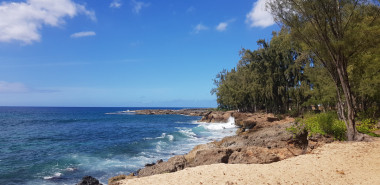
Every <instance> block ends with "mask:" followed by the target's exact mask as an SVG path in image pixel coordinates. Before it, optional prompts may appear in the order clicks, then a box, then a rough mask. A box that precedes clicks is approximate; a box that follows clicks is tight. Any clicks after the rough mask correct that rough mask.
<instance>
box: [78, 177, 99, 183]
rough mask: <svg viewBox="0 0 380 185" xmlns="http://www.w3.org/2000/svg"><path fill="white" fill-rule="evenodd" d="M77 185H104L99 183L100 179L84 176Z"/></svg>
mask: <svg viewBox="0 0 380 185" xmlns="http://www.w3.org/2000/svg"><path fill="white" fill-rule="evenodd" d="M77 185H103V184H101V183H99V181H98V179H95V178H94V177H91V176H84V177H83V178H82V180H81V181H80V182H79V183H78V184H77Z"/></svg>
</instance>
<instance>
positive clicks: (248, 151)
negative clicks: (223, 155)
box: [228, 146, 280, 164]
mask: <svg viewBox="0 0 380 185" xmlns="http://www.w3.org/2000/svg"><path fill="white" fill-rule="evenodd" d="M279 160H280V157H279V156H277V155H276V154H275V153H272V151H271V150H270V149H267V148H262V147H255V146H252V147H246V148H238V149H235V150H234V152H233V153H232V154H231V155H230V157H229V160H228V163H230V164H264V163H272V162H277V161H279Z"/></svg>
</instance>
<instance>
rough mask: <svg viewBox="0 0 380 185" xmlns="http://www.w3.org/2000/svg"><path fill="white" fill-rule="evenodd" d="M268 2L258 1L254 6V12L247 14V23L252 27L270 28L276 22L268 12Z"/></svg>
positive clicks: (264, 0) (265, 0)
mask: <svg viewBox="0 0 380 185" xmlns="http://www.w3.org/2000/svg"><path fill="white" fill-rule="evenodd" d="M267 2H268V0H258V1H257V2H256V3H254V4H253V8H252V10H251V11H250V12H249V13H248V14H247V19H246V23H247V24H249V26H250V27H263V28H265V27H268V26H272V25H273V24H274V23H275V22H274V19H273V17H272V15H271V14H270V13H269V11H267V10H266V3H267Z"/></svg>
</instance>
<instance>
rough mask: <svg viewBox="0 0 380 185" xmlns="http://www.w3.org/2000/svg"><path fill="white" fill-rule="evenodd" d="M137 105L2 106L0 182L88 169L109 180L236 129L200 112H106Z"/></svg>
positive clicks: (62, 176) (48, 179)
mask: <svg viewBox="0 0 380 185" xmlns="http://www.w3.org/2000/svg"><path fill="white" fill-rule="evenodd" d="M136 109H142V108H120V107H117V108H51V107H0V184H1V185H8V184H33V185H34V184H38V185H40V184H54V185H57V184H75V183H77V182H79V180H80V179H81V178H82V177H83V176H85V175H91V176H93V177H96V178H97V179H99V180H100V181H101V182H102V183H104V184H106V183H107V181H108V178H110V177H112V176H116V175H118V174H128V173H131V172H134V171H136V170H138V169H139V168H142V167H143V166H144V165H145V164H146V163H151V162H155V161H157V160H159V159H163V160H167V159H169V158H170V157H172V156H173V155H179V154H185V153H187V152H189V151H190V150H191V149H192V148H193V147H194V146H195V145H197V144H201V143H207V142H209V141H211V140H215V139H221V138H222V137H224V136H227V135H232V134H233V133H234V131H235V130H234V128H230V127H232V124H231V123H227V124H212V125H210V124H205V123H196V122H195V121H196V120H198V119H200V117H192V116H182V115H135V114H130V113H128V114H107V113H119V111H125V110H131V111H133V110H136ZM225 128H227V129H225Z"/></svg>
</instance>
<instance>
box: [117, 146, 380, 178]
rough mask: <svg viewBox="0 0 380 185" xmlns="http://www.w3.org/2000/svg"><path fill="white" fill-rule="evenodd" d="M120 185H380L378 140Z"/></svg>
mask: <svg viewBox="0 0 380 185" xmlns="http://www.w3.org/2000/svg"><path fill="white" fill-rule="evenodd" d="M119 183H120V184H122V185H124V184H173V185H174V184H181V185H184V184H380V140H379V139H376V140H375V141H373V142H334V143H330V144H326V145H324V146H322V147H320V148H318V149H316V150H314V151H313V152H312V153H311V154H306V155H300V156H297V157H293V158H289V159H286V160H283V161H279V162H275V163H271V164H213V165H205V166H198V167H194V168H186V169H184V170H181V171H178V172H175V173H167V174H160V175H154V176H149V177H143V178H135V179H128V180H123V181H119Z"/></svg>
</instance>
